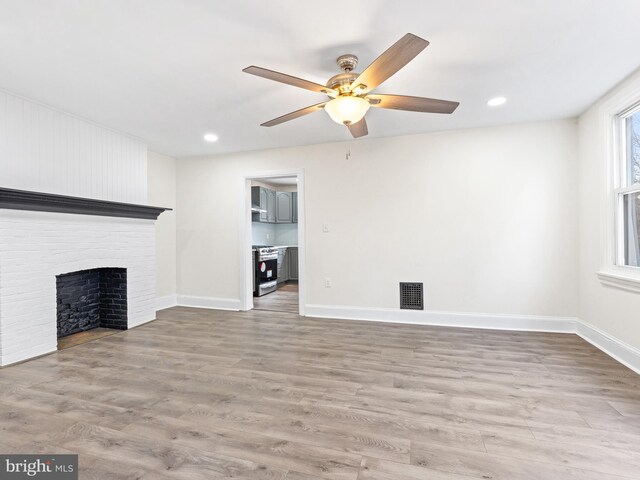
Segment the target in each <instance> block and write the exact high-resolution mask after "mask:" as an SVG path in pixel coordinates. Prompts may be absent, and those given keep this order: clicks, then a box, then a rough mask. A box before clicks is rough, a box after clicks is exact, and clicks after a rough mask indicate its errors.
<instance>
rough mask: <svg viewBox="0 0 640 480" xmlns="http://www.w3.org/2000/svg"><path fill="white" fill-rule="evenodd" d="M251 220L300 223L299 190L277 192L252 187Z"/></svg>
mask: <svg viewBox="0 0 640 480" xmlns="http://www.w3.org/2000/svg"><path fill="white" fill-rule="evenodd" d="M251 208H257V209H259V210H260V211H259V212H252V214H251V220H252V221H253V222H260V223H298V194H297V192H276V191H275V190H271V189H269V188H264V187H251Z"/></svg>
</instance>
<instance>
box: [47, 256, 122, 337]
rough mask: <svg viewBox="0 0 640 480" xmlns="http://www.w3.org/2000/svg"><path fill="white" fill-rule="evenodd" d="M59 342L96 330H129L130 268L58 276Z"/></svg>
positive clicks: (105, 269) (95, 270)
mask: <svg viewBox="0 0 640 480" xmlns="http://www.w3.org/2000/svg"><path fill="white" fill-rule="evenodd" d="M56 286H57V292H58V300H57V310H58V315H57V316H58V338H61V337H66V336H67V335H71V334H73V333H78V332H83V331H85V330H90V329H92V328H97V327H102V328H116V329H119V330H126V329H127V270H126V268H96V269H93V270H82V271H79V272H72V273H66V274H64V275H58V276H56Z"/></svg>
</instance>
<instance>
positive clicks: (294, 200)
mask: <svg viewBox="0 0 640 480" xmlns="http://www.w3.org/2000/svg"><path fill="white" fill-rule="evenodd" d="M291 223H298V192H291Z"/></svg>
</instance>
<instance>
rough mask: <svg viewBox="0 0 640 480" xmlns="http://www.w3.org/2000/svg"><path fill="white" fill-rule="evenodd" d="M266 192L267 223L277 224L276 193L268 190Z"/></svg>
mask: <svg viewBox="0 0 640 480" xmlns="http://www.w3.org/2000/svg"><path fill="white" fill-rule="evenodd" d="M265 190H266V191H267V223H276V192H275V190H269V189H268V188H267V189H265Z"/></svg>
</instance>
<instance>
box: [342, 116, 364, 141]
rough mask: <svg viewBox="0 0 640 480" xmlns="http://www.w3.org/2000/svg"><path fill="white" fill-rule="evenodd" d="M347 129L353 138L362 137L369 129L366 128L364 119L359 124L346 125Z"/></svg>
mask: <svg viewBox="0 0 640 480" xmlns="http://www.w3.org/2000/svg"><path fill="white" fill-rule="evenodd" d="M347 128H348V129H349V131H350V132H351V135H353V138H359V137H364V136H365V135H367V134H368V133H369V129H368V128H367V121H366V120H365V119H364V118H363V119H362V120H360V121H359V122H356V123H352V124H351V125H347Z"/></svg>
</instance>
